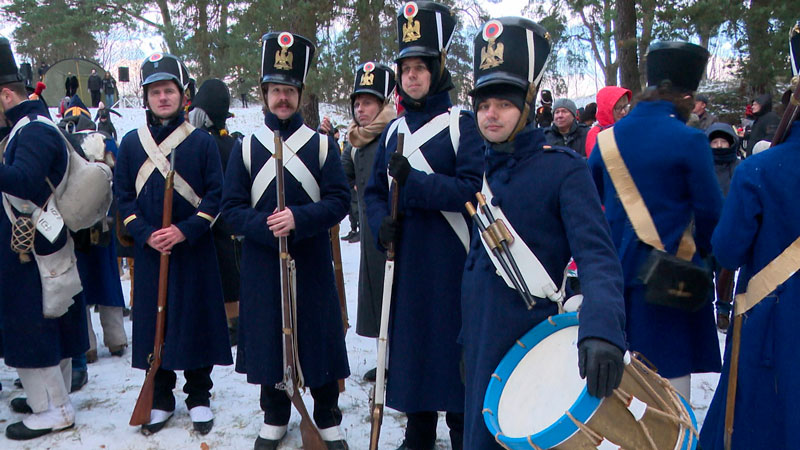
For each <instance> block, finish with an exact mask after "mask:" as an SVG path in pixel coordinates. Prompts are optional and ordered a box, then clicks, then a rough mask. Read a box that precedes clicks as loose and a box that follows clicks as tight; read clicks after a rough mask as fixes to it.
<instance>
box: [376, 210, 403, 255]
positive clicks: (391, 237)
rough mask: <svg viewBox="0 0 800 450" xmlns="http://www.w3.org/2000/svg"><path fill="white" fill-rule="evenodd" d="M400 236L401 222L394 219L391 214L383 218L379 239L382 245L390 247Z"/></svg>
mask: <svg viewBox="0 0 800 450" xmlns="http://www.w3.org/2000/svg"><path fill="white" fill-rule="evenodd" d="M399 238H400V222H399V221H397V220H394V219H392V218H391V217H390V216H386V217H384V218H383V222H381V228H380V230H378V239H379V240H380V241H381V245H383V246H384V247H387V248H388V247H389V244H390V243H395V242H397V240H398V239H399Z"/></svg>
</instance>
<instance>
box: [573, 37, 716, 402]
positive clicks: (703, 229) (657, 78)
mask: <svg viewBox="0 0 800 450" xmlns="http://www.w3.org/2000/svg"><path fill="white" fill-rule="evenodd" d="M648 54H649V55H651V56H648V59H647V64H648V70H647V76H648V86H649V87H648V88H647V90H646V91H645V93H644V94H643V97H642V98H640V99H639V100H638V102H637V104H636V106H635V107H634V109H633V110H632V111H631V112H630V113H629V114H628V116H627V117H625V118H624V119H622V120H620V121H619V122H617V123H616V124H615V125H614V128H613V133H614V137H615V138H616V142H617V145H618V147H619V153H620V155H621V156H622V160H623V161H624V163H625V165H626V166H627V168H628V171H629V172H630V175H631V177H632V178H633V182H634V183H635V185H636V187H637V188H638V190H639V192H640V193H641V197H642V199H643V200H644V203H645V206H646V208H647V210H648V211H649V214H650V216H651V217H652V220H653V222H654V223H655V228H656V230H657V232H658V236H659V237H660V240H661V242H662V243H663V246H664V248H665V249H666V251H667V252H669V253H671V254H673V255H674V254H676V251H677V249H678V247H679V244H680V242H681V241H682V238H683V236H684V232H685V231H686V230H687V229H690V230H691V231H692V233H691V235H692V238H693V241H694V245H696V248H697V251H696V252H695V253H694V256H693V258H692V262H694V263H695V264H697V265H699V266H706V264H705V263H704V260H703V258H704V257H706V256H708V255H709V254H710V252H711V242H710V240H711V233H712V231H713V230H714V226H716V223H717V219H718V218H719V213H720V210H721V208H722V192H721V190H720V188H719V184H718V182H717V179H716V175H715V174H714V162H713V160H712V157H711V155H712V153H711V149H710V147H709V144H708V139H706V136H705V134H703V132H702V131H700V130H697V129H694V128H689V127H687V126H686V125H685V122H686V119H687V118H688V117H689V111H690V110H691V108H692V105H693V100H692V93H693V92H694V91H695V90H697V86H698V85H699V83H700V80H701V79H702V75H703V72H704V68H705V65H706V61H707V59H708V52H706V51H705V50H704V49H702V48H701V47H699V46H696V45H693V44H687V43H681V42H661V43H654V44H653V45H651V47H650V50H649V53H648ZM597 149H598V146H597V145H595V151H593V152H592V155H591V156H590V157H589V168H590V170H591V171H592V175H593V177H594V181H595V184H596V185H597V189H598V191H599V192H600V197H601V198H602V200H603V205H604V206H605V212H606V218H608V223H609V225H610V226H611V237H612V239H613V241H614V245H615V246H616V248H617V252H618V253H619V258H620V261H621V262H622V269H623V272H624V274H625V312H626V317H627V320H626V330H625V331H626V333H627V338H628V343H629V344H630V349H631V350H635V351H637V352H639V353H641V354H642V355H644V357H646V358H647V359H648V360H650V361H651V362H652V364H653V365H655V367H656V368H657V369H658V372H659V373H660V374H661V375H662V376H664V377H665V378H668V379H670V381H671V382H672V384H673V385H674V386H675V387H676V388H677V389H678V391H679V392H680V393H681V394H682V395H683V396H684V397H685V398H686V399H688V398H689V394H690V375H691V374H692V373H699V372H718V371H719V370H720V355H719V343H718V341H717V331H716V327H715V324H714V308H713V305H712V302H710V301H707V302H706V303H705V304H704V305H703V306H702V307H701V308H700V309H699V310H698V311H696V312H688V311H685V310H682V309H678V308H675V307H669V306H662V305H657V304H652V303H649V302H648V301H647V300H645V293H646V286H645V285H644V284H643V282H642V281H641V280H640V278H639V273H640V270H641V267H642V265H643V264H644V263H645V261H646V259H647V257H648V256H649V254H650V252H651V251H652V250H653V247H650V246H649V245H647V244H645V243H643V242H642V241H640V240H639V238H638V237H637V234H636V232H635V231H634V229H633V227H632V225H631V221H630V220H629V219H628V216H627V215H626V213H625V210H624V208H623V206H622V203H621V202H620V200H619V196H618V195H617V190H616V189H615V188H614V185H613V183H612V181H611V179H610V177H609V175H608V172H607V171H606V169H605V164H604V163H603V158H602V156H601V152H600V151H596V150H597ZM692 224H693V225H692ZM686 240H687V241H690V240H689V239H686ZM689 247H690V246H689ZM709 294H710V293H709Z"/></svg>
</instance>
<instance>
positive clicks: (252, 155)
mask: <svg viewBox="0 0 800 450" xmlns="http://www.w3.org/2000/svg"><path fill="white" fill-rule="evenodd" d="M263 45H264V47H263V54H262V77H261V90H262V93H263V97H264V103H265V104H266V106H267V112H266V114H265V118H264V125H261V126H259V128H258V129H257V130H256V131H255V132H254V133H253V134H251V135H249V136H246V137H245V138H244V140H243V141H241V142H237V143H236V145H235V146H234V148H233V152H232V153H231V157H230V159H229V161H228V168H227V170H226V174H225V194H224V196H223V209H224V213H223V218H224V219H225V221H226V223H227V224H228V225H229V226H230V227H231V228H232V229H233V231H234V232H235V233H236V234H240V235H243V236H244V241H243V244H242V270H241V300H240V309H239V347H238V353H237V355H236V370H237V371H238V372H242V373H246V374H247V381H248V382H250V383H254V384H260V385H261V408H262V410H264V424H263V426H262V427H261V430H260V431H259V434H258V437H257V438H256V442H255V448H256V450H274V449H277V448H278V445H279V443H280V441H281V440H282V439H283V437H284V436H285V434H286V431H287V425H288V423H289V417H290V413H291V405H290V400H289V397H288V396H287V394H286V392H285V391H283V390H279V389H277V388H276V387H275V385H276V384H277V383H280V382H281V381H282V380H283V378H284V371H283V369H284V364H283V361H284V360H283V357H284V355H283V339H282V336H283V333H282V331H281V330H282V328H283V326H282V311H283V310H282V303H281V276H280V257H279V254H278V237H281V236H287V237H288V244H289V254H290V255H291V257H292V258H293V259H294V261H295V265H296V267H297V272H296V280H297V281H296V287H297V291H296V298H297V351H298V353H299V366H300V370H301V371H302V376H303V379H304V384H305V386H307V387H309V388H310V390H311V396H312V397H313V398H314V413H313V414H314V422H315V423H316V425H317V428H319V431H320V435H321V436H322V439H323V440H324V441H325V442H326V445H327V447H328V448H329V449H346V448H347V443H346V442H345V440H344V437H343V435H342V433H341V431H340V430H339V424H340V423H341V421H342V413H341V411H340V410H339V406H338V400H339V387H338V382H337V380H340V379H343V378H347V377H348V376H349V375H350V368H349V365H348V362H347V350H346V348H345V342H344V329H343V326H342V319H341V312H340V310H339V299H338V294H337V292H336V285H335V281H334V277H333V266H332V264H331V248H330V241H329V238H328V229H330V228H331V227H332V226H334V225H336V224H337V223H339V222H340V221H341V220H342V219H343V218H344V216H346V215H347V211H348V210H349V207H350V188H349V187H348V186H347V181H346V180H345V177H344V171H343V170H342V165H341V163H340V160H339V151H338V149H339V147H338V146H337V145H336V143H335V142H334V141H333V139H332V138H330V137H328V136H325V135H321V134H319V133H316V132H314V131H313V130H311V129H310V128H309V127H307V126H306V125H304V124H303V117H302V116H301V115H300V113H299V112H298V107H299V104H300V93H301V92H302V88H303V83H304V80H305V77H306V74H307V73H308V68H309V65H310V62H311V59H312V57H313V55H314V46H313V45H312V44H311V42H310V41H309V40H308V39H306V38H304V37H302V36H298V35H294V34H291V33H288V32H283V33H268V34H265V35H264V37H263ZM275 133H278V134H279V135H280V137H281V138H282V139H283V141H284V144H283V162H284V186H285V199H286V209H284V210H283V211H280V212H276V209H277V205H278V204H277V186H276V183H275V172H274V169H275V160H274V159H272V154H273V152H274V151H275V148H274V136H275ZM268 174H270V175H268Z"/></svg>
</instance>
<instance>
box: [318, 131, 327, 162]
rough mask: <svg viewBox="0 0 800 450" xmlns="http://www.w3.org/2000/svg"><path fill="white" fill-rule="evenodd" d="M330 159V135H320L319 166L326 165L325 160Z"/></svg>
mask: <svg viewBox="0 0 800 450" xmlns="http://www.w3.org/2000/svg"><path fill="white" fill-rule="evenodd" d="M326 159H328V135H326V134H321V133H320V135H319V168H320V169H322V166H324V165H325V160H326Z"/></svg>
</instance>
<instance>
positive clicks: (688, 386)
mask: <svg viewBox="0 0 800 450" xmlns="http://www.w3.org/2000/svg"><path fill="white" fill-rule="evenodd" d="M667 381H669V382H670V384H672V387H674V388H675V390H676V391H678V393H679V394H681V395H682V396H683V398H685V399H686V401H687V402H689V404H691V402H692V399H691V395H692V374H689V375H684V376H682V377H678V378H667Z"/></svg>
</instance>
